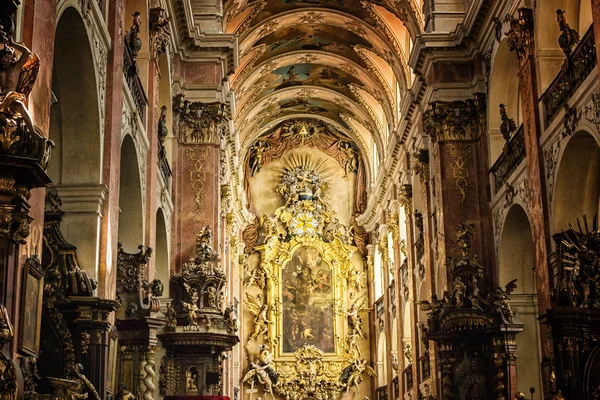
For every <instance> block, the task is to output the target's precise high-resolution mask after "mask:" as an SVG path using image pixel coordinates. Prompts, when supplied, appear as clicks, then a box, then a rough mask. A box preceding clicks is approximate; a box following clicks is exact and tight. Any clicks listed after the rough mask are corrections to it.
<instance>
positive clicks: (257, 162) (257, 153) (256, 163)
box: [248, 140, 270, 176]
mask: <svg viewBox="0 0 600 400" xmlns="http://www.w3.org/2000/svg"><path fill="white" fill-rule="evenodd" d="M269 148H270V146H269V143H267V142H265V141H263V140H259V141H257V142H256V143H255V144H254V145H253V146H252V147H251V148H250V157H249V160H248V165H249V166H250V174H251V176H254V175H256V174H257V173H259V172H260V169H261V168H262V165H263V154H264V153H265V151H267V150H269Z"/></svg>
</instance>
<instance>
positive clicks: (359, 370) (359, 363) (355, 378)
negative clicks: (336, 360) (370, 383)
mask: <svg viewBox="0 0 600 400" xmlns="http://www.w3.org/2000/svg"><path fill="white" fill-rule="evenodd" d="M365 371H366V372H367V374H369V375H370V376H377V374H376V373H375V370H374V369H373V368H371V366H369V365H367V360H365V359H354V360H352V363H351V364H350V365H348V366H347V367H346V368H344V370H343V371H342V376H341V379H340V381H341V383H342V385H344V386H346V394H348V393H349V392H350V388H351V387H352V386H354V387H355V390H356V393H358V391H359V387H358V386H359V385H360V383H361V382H362V380H363V378H362V374H363V372H365Z"/></svg>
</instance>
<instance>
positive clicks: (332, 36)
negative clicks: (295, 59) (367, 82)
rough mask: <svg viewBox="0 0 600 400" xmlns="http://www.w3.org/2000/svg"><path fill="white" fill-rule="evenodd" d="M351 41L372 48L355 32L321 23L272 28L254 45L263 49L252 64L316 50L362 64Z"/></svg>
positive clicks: (363, 65)
mask: <svg viewBox="0 0 600 400" xmlns="http://www.w3.org/2000/svg"><path fill="white" fill-rule="evenodd" d="M354 44H360V45H362V46H365V47H368V48H371V47H372V46H371V44H370V43H369V42H368V41H367V40H366V39H364V38H362V37H361V36H359V35H357V34H356V33H354V32H350V31H348V30H345V29H342V28H339V27H336V26H331V25H325V24H315V25H312V24H301V25H296V26H288V27H284V28H282V29H278V30H276V31H275V32H273V33H271V34H270V35H268V36H266V37H264V38H262V39H260V40H259V41H258V42H257V43H256V44H255V47H257V46H260V45H266V46H267V49H266V52H265V53H263V55H262V56H261V57H260V58H259V59H258V60H257V61H256V64H260V63H261V62H263V61H266V60H267V59H269V58H272V57H275V56H277V55H280V54H284V53H288V52H291V51H298V50H320V51H325V52H327V53H334V54H338V55H340V56H341V57H344V58H347V59H349V60H352V61H354V62H355V63H357V64H359V65H360V66H362V67H366V64H365V62H364V61H363V60H362V59H361V58H360V57H359V56H358V54H356V53H355V52H354V50H353V49H352V45H354Z"/></svg>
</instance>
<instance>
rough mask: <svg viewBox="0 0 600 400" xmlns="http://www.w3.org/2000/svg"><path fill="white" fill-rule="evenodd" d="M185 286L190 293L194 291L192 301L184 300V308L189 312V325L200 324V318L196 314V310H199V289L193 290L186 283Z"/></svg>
mask: <svg viewBox="0 0 600 400" xmlns="http://www.w3.org/2000/svg"><path fill="white" fill-rule="evenodd" d="M185 288H186V289H187V291H188V293H190V292H191V293H192V301H191V302H190V303H186V302H184V301H182V303H183V308H185V310H186V311H187V312H188V319H189V321H188V326H198V319H197V316H196V311H198V291H197V290H194V291H193V292H192V290H191V289H192V288H191V287H190V286H189V285H188V284H187V283H186V284H185Z"/></svg>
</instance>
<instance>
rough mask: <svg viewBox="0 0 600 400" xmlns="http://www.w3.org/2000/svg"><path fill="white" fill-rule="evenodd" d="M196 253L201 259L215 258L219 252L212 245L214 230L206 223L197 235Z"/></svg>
mask: <svg viewBox="0 0 600 400" xmlns="http://www.w3.org/2000/svg"><path fill="white" fill-rule="evenodd" d="M196 254H197V255H198V258H200V259H204V260H206V259H209V260H210V259H215V258H216V257H217V253H216V252H215V250H214V249H213V247H212V232H211V230H210V226H208V225H206V226H205V227H204V228H202V230H201V231H200V232H199V233H198V235H197V236H196Z"/></svg>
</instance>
